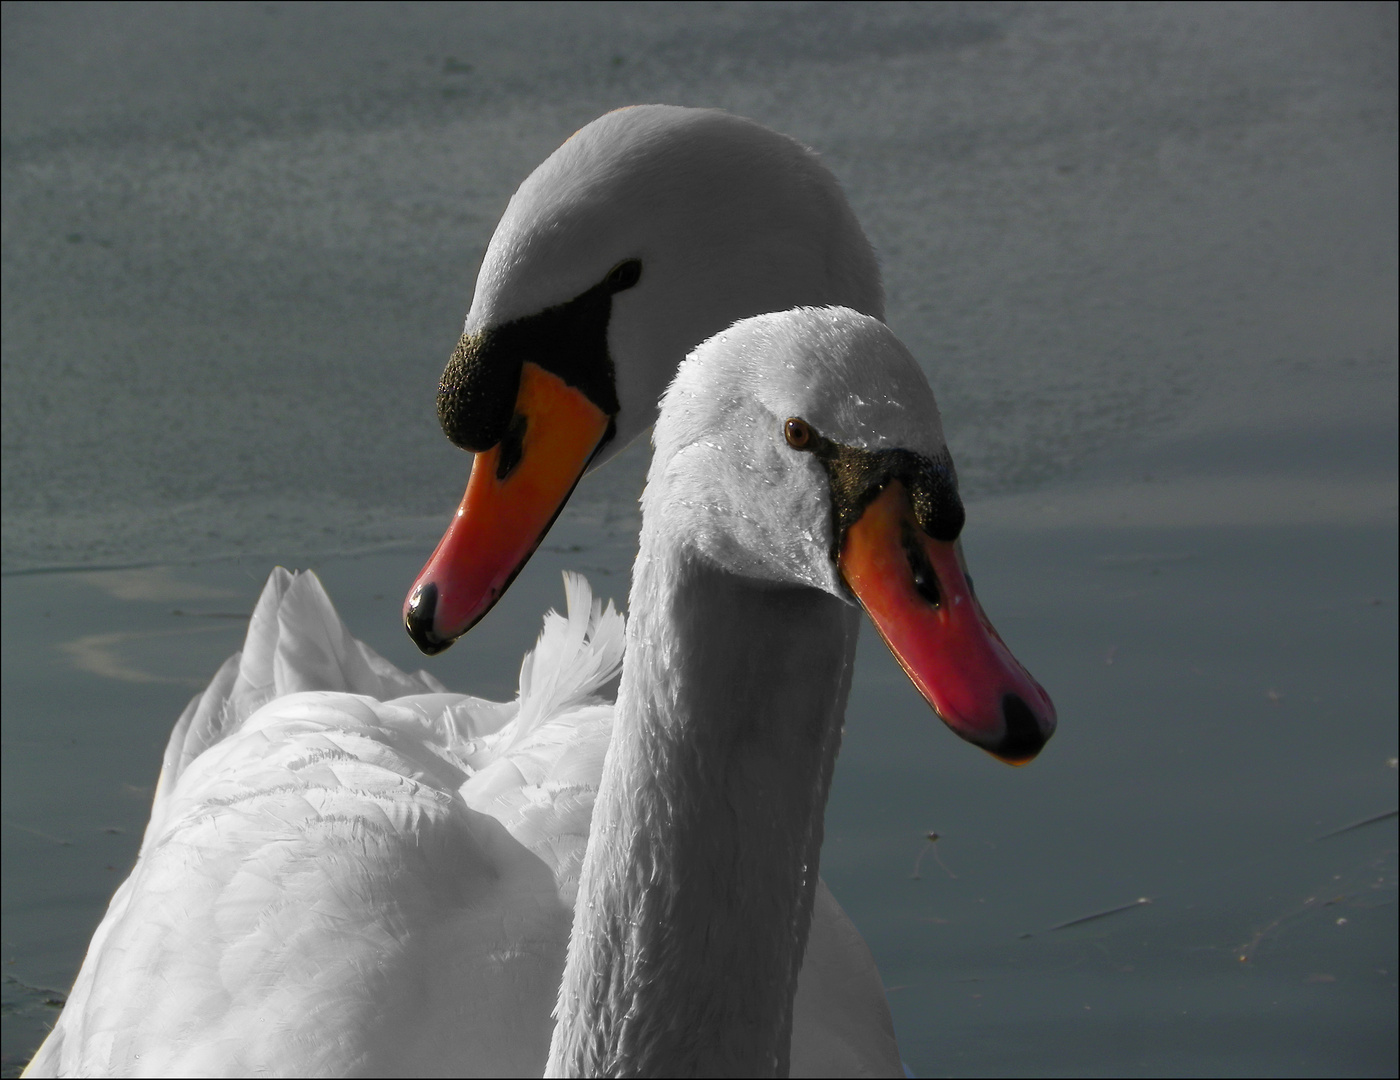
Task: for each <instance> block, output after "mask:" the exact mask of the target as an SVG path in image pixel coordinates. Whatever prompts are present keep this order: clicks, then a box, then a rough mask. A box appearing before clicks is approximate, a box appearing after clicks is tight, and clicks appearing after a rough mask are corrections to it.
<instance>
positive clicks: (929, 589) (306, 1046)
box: [27, 308, 1055, 1076]
mask: <svg viewBox="0 0 1400 1080" xmlns="http://www.w3.org/2000/svg"><path fill="white" fill-rule="evenodd" d="M653 441H654V444H655V456H654V459H653V462H652V465H651V469H650V471H649V475H648V480H647V487H646V491H645V494H644V498H643V529H642V536H641V547H640V553H639V556H638V559H637V565H636V569H635V572H634V578H633V585H632V591H631V597H630V610H631V616H630V621H629V622H628V623H627V625H626V630H625V650H626V663H625V664H624V665H623V668H622V683H621V687H620V689H619V693H618V698H617V703H616V705H615V706H609V705H607V704H606V703H605V702H603V701H601V700H600V699H599V698H598V697H597V693H598V691H599V690H600V688H602V687H603V686H604V685H605V684H606V683H607V682H608V680H610V679H611V678H612V677H613V676H614V675H615V673H616V672H617V669H618V664H619V661H620V660H621V659H622V652H623V647H624V643H623V635H624V630H623V620H622V618H621V616H620V615H618V614H616V613H615V612H613V611H612V610H611V606H610V605H609V607H608V608H607V609H604V608H603V606H602V604H601V603H600V602H598V601H594V600H592V599H591V597H590V595H589V590H588V589H587V586H586V584H585V583H583V582H582V581H581V579H577V578H572V579H569V580H568V582H567V588H568V593H569V605H568V616H567V618H565V617H560V616H555V615H551V616H549V617H548V618H547V620H546V627H545V632H544V634H543V635H542V636H541V640H540V643H539V645H538V646H537V647H536V650H535V651H534V653H533V654H532V656H531V657H529V658H527V660H526V662H525V664H524V665H523V666H522V670H521V694H520V697H519V699H518V700H517V702H515V703H507V704H496V703H490V702H485V701H482V700H481V699H477V698H470V697H466V696H464V695H455V694H448V693H446V692H445V691H444V690H443V688H442V687H441V686H440V685H439V684H438V683H437V682H436V680H434V679H433V678H432V676H430V675H427V674H426V673H421V672H420V673H418V674H416V675H407V674H405V673H403V672H400V671H398V670H397V669H396V668H394V667H393V665H391V664H389V663H388V662H387V661H385V660H384V659H383V658H381V657H379V656H378V655H377V654H375V653H373V651H372V650H370V649H369V648H368V647H367V646H365V645H363V644H362V643H359V642H357V641H355V640H354V639H353V638H351V637H350V635H349V634H348V632H347V631H346V630H345V629H344V627H343V626H342V625H341V624H340V622H339V620H338V619H337V618H336V616H335V614H334V610H333V608H332V607H331V606H330V602H329V599H328V598H327V597H326V596H325V594H324V592H323V591H322V590H321V589H320V586H319V583H317V582H316V579H315V578H314V576H313V575H310V574H303V575H300V576H299V577H297V578H292V577H291V576H290V575H288V574H287V573H286V572H285V571H282V570H278V571H276V572H274V574H273V576H272V578H271V579H270V580H269V582H268V585H267V587H266V589H265V590H264V594H263V596H262V598H261V599H260V601H259V604H258V606H257V609H256V611H255V614H254V617H253V619H252V620H251V622H250V626H249V632H248V642H247V646H246V647H245V650H244V651H243V653H242V654H241V655H235V656H234V657H232V658H230V660H229V661H228V662H226V663H225V665H224V666H223V668H222V669H221V670H220V672H219V673H218V674H217V675H216V676H215V679H214V680H213V682H212V683H211V685H210V687H209V689H208V690H207V691H206V692H205V693H204V694H203V695H201V696H199V697H197V698H196V699H195V700H194V701H193V702H191V705H190V708H189V709H188V710H187V711H186V713H185V715H184V716H183V717H182V718H181V720H180V722H179V723H178V724H177V725H176V728H175V731H174V733H173V734H172V737H171V741H170V746H169V748H168V749H167V753H166V758H165V768H164V770H163V772H162V777H161V780H160V783H159V785H158V789H157V794H156V798H155V805H154V808H153V812H152V818H151V823H150V825H149V827H148V829H147V833H146V835H145V837H144V839H143V842H142V847H141V853H140V856H139V858H138V861H137V866H136V868H135V870H134V871H133V873H132V875H131V877H130V878H128V880H127V881H126V882H125V883H124V884H123V885H122V886H121V888H120V889H119V890H118V892H117V895H116V896H115V897H114V899H113V901H112V905H111V908H110V909H109V911H108V914H107V916H106V918H104V920H103V922H102V925H101V926H100V927H99V928H98V931H97V933H96V934H95V935H94V938H93V942H92V945H91V947H90V949H89V952H88V955H87V957H86V959H85V961H84V964H83V968H82V971H81V972H80V973H79V976H78V980H77V983H76V984H75V986H74V990H73V994H72V996H71V997H70V999H69V1003H68V1006H67V1007H66V1008H65V1010H64V1012H63V1013H62V1014H61V1016H60V1018H59V1022H58V1024H57V1025H56V1027H55V1030H54V1031H53V1033H52V1034H51V1035H50V1037H49V1039H48V1040H47V1041H46V1042H45V1044H44V1046H43V1047H42V1048H41V1050H40V1052H39V1054H38V1055H37V1056H36V1057H35V1059H34V1061H33V1062H32V1063H31V1064H30V1067H29V1069H28V1070H27V1075H34V1076H41V1075H62V1074H70V1073H93V1072H102V1073H118V1074H182V1075H193V1074H214V1073H217V1074H227V1073H239V1074H251V1073H256V1072H272V1073H278V1074H303V1073H336V1074H357V1075H376V1074H385V1075H389V1074H394V1075H425V1074H442V1073H449V1072H450V1073H454V1074H457V1075H462V1074H468V1073H470V1074H478V1075H502V1074H506V1073H516V1074H524V1073H527V1072H531V1071H533V1072H535V1073H538V1072H539V1071H541V1068H540V1067H541V1066H542V1065H546V1064H547V1068H546V1069H545V1070H544V1071H545V1072H546V1074H547V1075H581V1074H587V1075H593V1074H599V1073H602V1074H608V1075H614V1074H618V1075H621V1074H625V1075H671V1074H687V1075H708V1074H719V1073H723V1074H739V1075H783V1074H786V1073H788V1072H789V1068H791V1072H792V1073H793V1074H796V1075H802V1074H807V1075H823V1074H825V1075H832V1074H836V1075H848V1074H852V1073H855V1072H857V1071H858V1072H861V1073H864V1074H866V1075H871V1074H874V1075H879V1074H886V1075H899V1060H898V1056H897V1049H896V1048H895V1046H894V1040H893V1036H892V1032H890V1031H889V1025H888V1014H887V1012H886V1013H883V1014H881V1010H882V1008H883V994H882V992H881V991H880V987H879V982H878V976H875V977H874V979H873V981H872V978H871V976H872V974H873V967H872V965H871V964H870V961H869V956H868V953H864V954H860V953H859V951H858V950H853V949H852V948H851V939H850V935H853V934H854V931H853V930H851V929H849V924H848V923H845V922H844V921H843V920H842V919H841V918H839V917H838V914H839V909H836V908H835V905H834V901H832V900H831V899H830V897H829V894H826V893H825V891H824V890H823V889H822V888H821V887H820V885H819V883H818V877H817V870H818V863H819V858H820V847H821V830H822V816H823V811H824V807H825V801H826V793H827V787H828V784H829V781H830V778H831V773H832V768H833V766H834V764H835V757H836V753H837V750H838V748H839V742H840V734H841V723H842V717H843V714H844V710H845V699H846V695H847V693H848V691H849V688H850V675H851V667H852V662H853V659H854V650H855V642H856V634H857V630H858V627H859V617H860V608H861V607H863V608H864V609H865V610H866V611H867V612H868V613H869V614H870V616H871V618H872V621H874V623H875V624H876V626H877V628H878V629H879V631H880V633H881V635H882V637H883V638H884V640H885V641H886V642H887V644H888V645H889V646H890V648H891V649H892V651H893V652H894V653H895V654H896V656H897V657H898V658H899V660H900V663H901V664H902V665H903V666H904V667H905V670H906V671H907V672H908V673H909V674H910V676H911V678H912V679H913V680H914V682H915V684H916V685H917V686H918V687H919V688H920V690H921V691H922V692H923V693H924V695H925V696H926V697H927V698H928V699H929V700H930V702H931V703H932V704H933V705H934V707H935V709H936V710H937V712H938V714H939V715H940V716H941V717H942V718H943V719H944V720H945V721H946V722H947V723H948V724H949V725H950V726H951V727H953V729H954V730H955V731H956V732H957V733H958V734H960V735H962V736H963V737H965V738H967V739H969V740H971V741H973V742H974V743H976V744H978V745H981V746H982V747H984V748H986V749H988V750H990V751H992V752H993V753H996V754H998V755H999V756H1002V757H1004V758H1006V759H1008V760H1011V761H1017V762H1019V761H1023V760H1028V759H1029V758H1030V757H1032V756H1034V754H1035V753H1036V752H1037V751H1038V750H1039V749H1040V747H1041V746H1042V745H1043V744H1044V741H1045V740H1046V739H1047V738H1048V737H1049V736H1050V734H1051V733H1052V732H1053V729H1054V725H1055V715H1054V709H1053V706H1052V705H1051V704H1050V701H1049V699H1048V697H1046V695H1045V693H1044V691H1043V690H1042V689H1041V688H1040V687H1039V685H1038V684H1036V683H1035V681H1034V680H1033V679H1032V678H1031V677H1030V676H1029V675H1028V674H1027V673H1026V672H1025V671H1024V669H1023V668H1021V666H1020V665H1019V664H1018V663H1017V662H1016V661H1015V659H1014V658H1012V657H1011V654H1010V653H1009V652H1008V651H1007V650H1006V647H1005V646H1004V645H1003V644H1002V642H1001V640H1000V638H999V637H997V635H996V633H995V631H994V630H992V628H991V625H990V623H989V622H988V621H987V619H986V616H985V615H984V614H983V613H982V611H981V608H980V606H979V605H978V604H977V601H976V599H975V596H974V595H973V593H972V591H971V587H970V585H969V584H968V582H967V579H966V576H965V574H964V572H963V569H962V566H961V556H960V554H959V552H958V550H957V547H956V540H957V536H958V533H959V531H960V529H961V525H962V521H963V511H962V506H961V503H960V501H959V499H958V494H957V485H956V477H955V473H954V471H953V466H952V461H951V459H950V457H949V455H948V453H947V449H946V447H945V446H944V445H943V437H942V432H941V425H940V422H939V418H938V413H937V406H936V404H935V402H934V399H933V396H932V393H931V391H930V390H929V388H928V385H927V382H926V381H925V380H924V378H923V375H922V373H921V372H920V370H919V368H918V366H917V364H916V363H915V362H914V361H913V359H912V358H911V357H910V356H909V354H908V353H907V351H905V350H904V349H903V347H902V346H901V345H900V344H899V342H898V341H897V339H895V338H894V336H893V334H891V333H890V331H889V330H888V329H887V328H886V327H885V326H884V325H883V324H882V323H881V322H879V320H876V319H874V318H871V317H868V316H863V315H860V314H859V313H857V312H854V311H852V310H850V309H841V308H827V309H812V308H807V309H800V310H796V311H790V312H784V313H779V314H770V315H764V316H758V317H755V318H752V319H749V320H745V321H743V322H741V323H739V324H737V325H735V326H734V327H732V328H730V329H729V330H727V331H725V332H723V333H721V334H720V335H718V336H717V337H715V338H713V339H711V340H710V341H709V342H707V343H705V344H704V345H703V346H702V347H701V348H700V349H698V350H696V351H695V353H694V354H693V355H692V356H691V357H690V358H689V359H688V360H687V361H686V362H685V364H684V365H682V367H681V368H680V370H679V372H678V374H677V377H676V379H675V381H674V383H673V384H672V386H671V387H670V389H669V390H668V392H667V393H666V396H665V398H664V400H663V403H662V408H661V413H660V417H659V419H658V421H657V424H656V427H655V431H654V434H653ZM328 684H333V685H340V686H343V687H344V689H343V690H342V691H340V692H331V691H327V690H325V689H324V687H325V686H326V685H328ZM307 685H309V686H311V687H315V688H316V689H304V687H305V686H307ZM590 818H591V821H590ZM585 836H586V838H587V839H586V846H585V841H584V837H585ZM570 909H572V910H570ZM823 926H825V928H826V935H825V943H823V940H822V930H823ZM809 928H810V931H811V939H810V941H809ZM833 930H834V933H833ZM841 934H845V935H848V936H847V937H846V938H844V939H842V940H840V941H837V942H836V943H835V944H834V945H833V944H832V942H833V941H834V940H835V938H836V937H839V936H840V935H841ZM566 940H567V945H566V944H565V941H566ZM854 940H855V941H856V942H858V940H859V939H858V937H857V938H855V939H854ZM565 950H567V954H566V952H565ZM814 953H815V955H814ZM804 954H805V964H804ZM566 955H567V958H566ZM852 956H856V957H857V959H856V961H855V962H854V963H853V962H852V960H851V958H852ZM814 961H815V963H814ZM814 969H821V970H819V971H815V972H814ZM561 971H562V978H561ZM814 984H816V985H814ZM804 992H805V995H804ZM804 1004H805V1005H809V1006H811V1007H813V1008H812V1009H809V1010H806V1011H807V1013H808V1014H807V1015H806V1016H804ZM551 1006H553V1007H554V1010H555V1013H556V1015H557V1023H554V1024H553V1026H552V1034H551V1030H550V1029H551V1021H550V1012H551ZM813 1010H814V1011H815V1015H816V1021H815V1022H814V1020H813V1015H812V1012H813ZM849 1011H854V1012H855V1013H856V1014H857V1015H856V1016H855V1017H854V1018H853V1017H852V1016H851V1015H849ZM872 1014H873V1015H872ZM871 1021H873V1023H871ZM872 1029H874V1030H875V1033H876V1035H877V1036H880V1037H878V1038H876V1039H874V1041H873V1044H872V1042H871V1039H870V1033H871V1030H872ZM804 1036H811V1037H812V1038H813V1039H814V1040H815V1041H816V1042H817V1043H819V1044H820V1043H822V1040H825V1043H824V1045H819V1046H818V1047H817V1049H818V1050H826V1051H829V1052H830V1054H831V1055H832V1056H830V1057H825V1058H824V1057H821V1056H813V1048H812V1047H811V1046H809V1045H808V1044H807V1042H806V1040H805V1038H803V1037H804ZM857 1044H859V1045H857ZM546 1051H547V1054H548V1057H547V1061H546Z"/></svg>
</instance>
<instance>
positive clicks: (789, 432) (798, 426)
mask: <svg viewBox="0 0 1400 1080" xmlns="http://www.w3.org/2000/svg"><path fill="white" fill-rule="evenodd" d="M783 436H784V437H785V438H786V439H787V444H788V445H789V446H791V447H792V448H793V449H794V450H806V449H807V448H808V447H809V446H810V445H811V442H812V429H811V428H810V427H808V426H807V421H805V420H799V419H798V418H797V417H795V416H794V417H792V418H790V419H789V420H788V421H787V423H785V424H784V425H783Z"/></svg>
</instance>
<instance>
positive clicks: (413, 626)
mask: <svg viewBox="0 0 1400 1080" xmlns="http://www.w3.org/2000/svg"><path fill="white" fill-rule="evenodd" d="M437 601H438V590H437V586H436V585H434V584H433V583H432V582H431V581H430V582H428V583H427V584H426V585H423V586H420V587H419V588H418V589H416V590H415V591H414V593H413V595H412V596H411V597H409V601H408V607H407V608H406V609H405V610H404V613H403V628H404V629H405V630H407V631H408V636H409V637H411V638H412V639H413V644H415V645H417V646H418V651H419V652H422V653H425V654H426V655H428V656H436V655H437V654H438V653H440V652H443V651H445V650H446V649H448V648H449V647H450V646H451V645H452V643H453V642H454V641H456V640H457V639H456V638H445V637H441V636H439V634H438V633H437V631H436V630H434V629H433V617H434V616H435V615H436V614H437Z"/></svg>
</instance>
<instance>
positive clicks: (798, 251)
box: [404, 105, 885, 655]
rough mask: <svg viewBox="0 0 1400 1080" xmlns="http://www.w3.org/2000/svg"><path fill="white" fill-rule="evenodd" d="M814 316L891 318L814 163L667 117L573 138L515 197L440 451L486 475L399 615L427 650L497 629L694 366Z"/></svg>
mask: <svg viewBox="0 0 1400 1080" xmlns="http://www.w3.org/2000/svg"><path fill="white" fill-rule="evenodd" d="M802 305H810V306H817V307H820V306H827V305H839V306H844V307H849V308H852V309H854V310H856V311H860V312H863V313H865V314H867V315H872V316H875V317H876V318H881V319H883V318H884V310H885V307H884V291H883V288H882V286H881V283H880V271H879V266H878V264H877V263H876V260H875V255H874V252H873V250H872V249H871V246H870V242H869V241H868V240H867V239H866V236H865V233H864V232H863V231H862V229H861V227H860V223H859V222H858V221H857V220H856V216H855V214H854V212H853V211H852V210H851V207H850V205H849V203H847V201H846V197H845V195H844V194H843V193H842V191H841V187H840V185H839V184H838V183H837V181H836V178H835V177H834V176H833V175H832V174H831V172H830V171H829V170H828V169H827V168H826V167H825V166H824V165H823V164H822V163H821V161H820V160H819V159H818V157H817V155H816V154H815V153H813V152H812V151H811V150H809V149H808V148H806V147H805V146H803V145H802V144H801V143H798V142H797V141H796V140H794V139H790V138H788V137H787V136H785V135H780V134H778V133H777V132H775V131H772V130H770V129H769V128H766V127H764V126H763V125H761V124H758V123H756V122H755V121H753V120H747V119H745V118H743V117H739V116H734V115H732V114H730V113H726V112H722V111H720V110H717V109H689V108H681V107H679V106H672V105H636V106H631V107H629V108H625V109H619V110H617V111H615V112H611V113H607V114H605V115H604V116H601V117H599V118H598V119H596V120H594V121H593V122H592V123H590V124H588V125H587V126H585V127H583V128H582V129H580V130H579V131H578V132H576V133H575V134H574V135H573V136H571V137H570V138H569V139H568V140H567V141H566V142H565V143H564V144H563V145H562V146H560V147H559V148H558V149H557V150H556V151H555V152H554V153H553V154H551V155H550V156H549V157H548V158H547V159H546V160H545V161H544V162H543V163H542V164H541V165H540V166H539V167H538V168H536V169H535V170H534V172H532V173H531V174H530V176H529V177H527V178H526V179H525V181H524V182H523V183H522V184H521V185H520V188H519V190H517V191H516V193H515V194H514V195H513V196H512V197H511V200H510V203H509V205H508V206H507V208H506V211H505V213H504V214H503V215H502V217H501V220H500V222H499V224H498V225H497V227H496V231H495V233H494V234H493V236H492V238H491V241H490V243H489V244H488V246H487V249H486V253H485V256H484V257H483V259H482V264H481V269H480V272H479V274H478V276H477V282H476V291H475V293H474V294H473V297H472V303H471V309H470V311H469V312H468V314H467V319H466V324H465V326H464V329H463V332H462V336H461V340H460V341H459V343H458V345H457V348H456V350H455V351H454V352H453V354H452V357H451V359H450V360H449V361H448V363H447V366H446V369H445V370H444V372H443V375H442V379H441V381H440V384H439V388H438V399H437V407H438V418H439V420H440V422H441V424H442V428H443V431H444V432H445V433H446V434H447V436H448V438H449V439H450V440H451V441H452V442H453V443H454V444H456V445H457V446H458V447H460V448H462V449H464V450H468V451H470V452H472V453H473V454H475V458H474V459H473V466H472V470H471V474H470V479H469V480H468V484H467V489H466V493H465V495H464V496H463V498H462V501H461V504H460V506H459V507H458V510H457V513H456V515H455V516H454V517H453V519H452V521H451V524H450V525H449V527H448V529H447V530H446V533H445V534H444V536H443V538H442V540H441V542H440V543H439V544H438V546H437V549H436V550H435V551H434V552H433V554H432V557H431V558H430V559H429V560H428V563H427V565H426V566H425V567H424V568H423V571H422V572H421V573H420V575H419V577H418V579H417V580H416V581H415V582H414V584H413V586H412V588H411V589H410V591H409V593H408V597H407V599H406V601H405V603H404V624H405V626H406V628H407V630H408V632H409V634H410V636H411V637H412V638H413V640H414V641H415V642H416V643H417V645H418V647H419V648H420V649H422V650H423V652H425V653H428V654H430V655H431V654H433V653H436V652H440V651H441V650H443V649H446V648H447V647H448V646H449V645H451V643H452V642H453V641H455V640H456V639H457V638H458V637H460V636H461V635H462V634H463V633H465V632H466V631H467V630H468V629H469V628H470V627H471V626H472V625H473V624H475V623H476V622H477V621H479V620H480V619H481V618H482V616H484V615H485V614H486V612H487V611H489V610H490V608H491V605H492V604H494V603H495V602H496V600H497V599H498V598H499V597H500V596H501V594H502V593H503V592H504V591H505V589H506V587H507V586H508V585H509V584H510V582H511V581H512V580H513V579H514V577H515V575H516V573H517V572H518V571H519V569H520V567H521V566H522V565H523V564H524V563H525V562H526V560H528V559H529V557H530V555H531V554H532V553H533V552H534V550H535V548H536V546H537V545H538V544H539V543H540V540H541V539H542V538H543V536H544V534H545V533H546V532H547V531H548V529H549V527H550V525H551V524H552V523H553V521H554V519H555V517H556V515H557V514H558V513H559V511H560V508H561V507H562V506H563V504H564V502H565V500H567V499H568V497H569V495H570V493H571V492H572V491H573V488H574V485H575V484H576V483H577V482H578V480H579V479H580V477H581V476H582V475H583V473H584V472H585V471H586V470H587V469H590V468H596V467H598V466H599V465H601V464H603V463H604V462H606V461H608V460H609V459H610V458H611V457H612V456H613V455H614V454H615V453H617V452H618V451H619V450H620V449H622V448H623V447H624V446H626V445H627V444H628V443H629V442H631V441H632V440H633V439H634V438H635V437H636V436H637V435H639V434H640V433H641V432H642V431H644V430H645V429H646V428H647V427H648V426H649V425H650V424H651V422H652V419H653V418H654V417H655V415H656V405H657V399H658V398H659V397H660V395H661V392H662V390H663V389H664V388H665V387H666V384H667V383H668V382H669V381H670V380H671V377H672V376H673V375H674V374H675V371H676V367H677V365H678V364H679V363H680V362H681V360H682V358H683V357H685V355H686V354H687V353H688V352H690V350H692V349H694V348H695V346H697V345H698V344H700V342H702V341H704V340H705V339H706V338H708V337H710V336H711V335H713V334H715V333H718V332H719V331H720V330H723V329H724V328H725V327H727V326H729V325H730V324H731V323H734V322H736V321H738V320H739V319H742V318H746V317H748V316H750V315H758V314H762V313H764V312H770V311H785V310H787V309H789V308H794V307H799V306H802Z"/></svg>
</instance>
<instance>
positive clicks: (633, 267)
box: [607, 259, 642, 293]
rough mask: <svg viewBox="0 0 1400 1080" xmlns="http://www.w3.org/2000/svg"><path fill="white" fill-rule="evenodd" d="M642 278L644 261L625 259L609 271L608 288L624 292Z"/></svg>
mask: <svg viewBox="0 0 1400 1080" xmlns="http://www.w3.org/2000/svg"><path fill="white" fill-rule="evenodd" d="M641 280H642V261H641V260H640V259H625V260H623V261H622V262H620V263H618V264H617V265H616V266H614V267H613V268H612V269H611V270H609V271H608V278H607V281H608V288H609V289H610V290H612V291H613V292H615V293H616V292H623V291H624V290H626V289H630V288H631V287H632V286H633V285H635V284H637V282H639V281H641Z"/></svg>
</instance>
